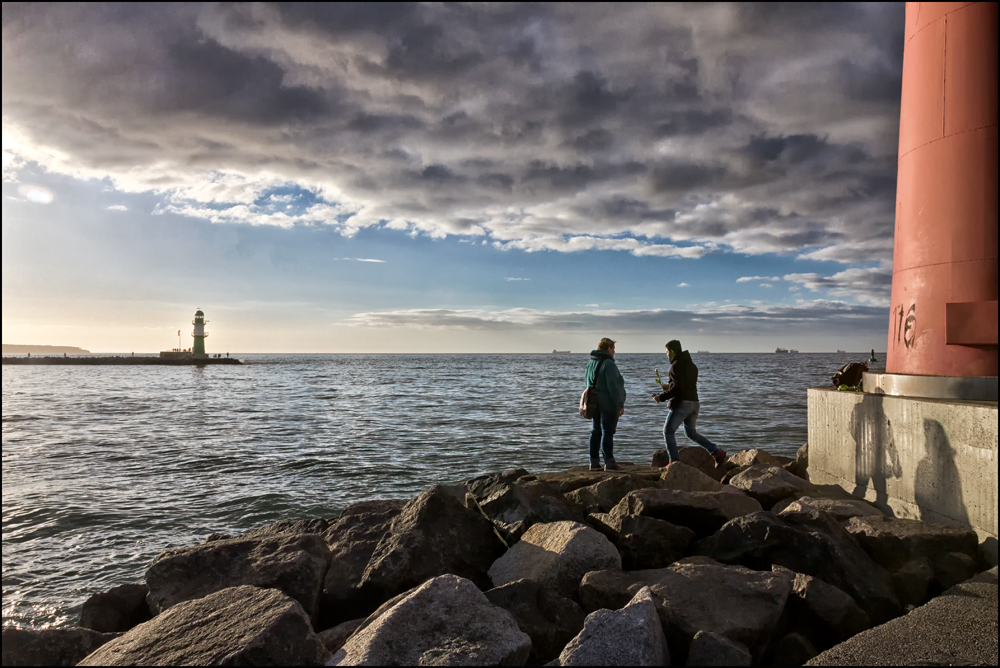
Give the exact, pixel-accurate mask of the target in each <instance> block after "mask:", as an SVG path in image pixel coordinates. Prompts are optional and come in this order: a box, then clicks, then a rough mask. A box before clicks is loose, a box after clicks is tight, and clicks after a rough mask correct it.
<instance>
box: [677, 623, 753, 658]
mask: <svg viewBox="0 0 1000 668" xmlns="http://www.w3.org/2000/svg"><path fill="white" fill-rule="evenodd" d="M752 661H753V657H751V656H750V651H749V650H748V649H747V648H746V646H745V645H744V644H743V643H738V642H736V641H735V640H730V639H729V638H727V637H725V636H723V635H719V634H718V633H714V632H712V631H698V633H696V634H694V639H693V640H691V649H690V650H689V651H688V658H687V665H689V666H749V665H750V663H751V662H752Z"/></svg>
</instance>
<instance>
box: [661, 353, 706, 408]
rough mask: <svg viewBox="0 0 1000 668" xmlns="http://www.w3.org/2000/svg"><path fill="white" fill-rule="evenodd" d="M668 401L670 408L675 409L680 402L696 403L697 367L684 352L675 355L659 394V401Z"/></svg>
mask: <svg viewBox="0 0 1000 668" xmlns="http://www.w3.org/2000/svg"><path fill="white" fill-rule="evenodd" d="M668 399H669V400H670V403H669V404H668V405H669V406H670V408H677V407H678V406H680V403H681V402H682V401H698V367H696V366H695V365H694V362H693V361H691V353H689V352H688V351H686V350H683V351H681V352H679V353H677V358H676V359H674V362H673V364H671V365H670V374H669V375H668V376H667V383H666V384H665V385H663V392H662V393H661V394H660V401H667V400H668Z"/></svg>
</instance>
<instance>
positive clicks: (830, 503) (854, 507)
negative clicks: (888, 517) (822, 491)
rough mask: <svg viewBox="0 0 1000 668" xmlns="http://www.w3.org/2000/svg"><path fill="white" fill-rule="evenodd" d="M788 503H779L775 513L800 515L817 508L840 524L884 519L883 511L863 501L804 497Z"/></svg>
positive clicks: (776, 505)
mask: <svg viewBox="0 0 1000 668" xmlns="http://www.w3.org/2000/svg"><path fill="white" fill-rule="evenodd" d="M787 501H788V503H787V504H784V505H783V506H782V507H781V508H779V507H778V506H779V505H780V504H783V503H784V502H780V501H779V502H778V503H776V504H775V505H774V507H773V508H771V512H774V513H798V512H801V511H803V510H805V509H806V508H815V509H816V510H822V511H824V512H827V513H829V514H830V515H831V516H832V517H833V519H835V520H837V521H838V522H846V521H847V520H849V519H851V518H852V517H884V515H883V513H882V511H881V510H879V509H878V508H876V507H875V506H873V505H872V504H870V503H868V502H867V501H863V500H861V499H818V498H814V497H812V496H803V497H801V498H798V499H788V500H787Z"/></svg>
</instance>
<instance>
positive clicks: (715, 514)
mask: <svg viewBox="0 0 1000 668" xmlns="http://www.w3.org/2000/svg"><path fill="white" fill-rule="evenodd" d="M758 510H760V504H759V503H757V502H756V501H754V500H753V499H751V498H749V497H747V496H746V495H744V494H741V493H738V492H735V491H733V492H727V491H725V490H724V491H722V492H681V491H677V490H672V489H640V490H637V491H634V492H630V493H629V494H627V495H626V496H625V498H623V499H622V500H621V501H620V502H619V503H618V505H617V506H615V507H614V508H613V509H612V510H611V513H610V514H612V515H616V516H618V517H624V516H626V515H641V516H644V517H653V518H656V519H658V520H663V521H665V522H669V523H670V524H674V525H677V526H683V527H687V528H689V529H691V530H692V531H694V532H695V533H696V534H697V535H699V536H708V535H710V534H712V533H713V532H714V531H716V530H718V529H719V527H721V526H722V525H723V524H725V523H726V522H727V521H729V520H730V519H733V518H735V517H740V516H742V515H745V514H747V513H751V512H755V511H758Z"/></svg>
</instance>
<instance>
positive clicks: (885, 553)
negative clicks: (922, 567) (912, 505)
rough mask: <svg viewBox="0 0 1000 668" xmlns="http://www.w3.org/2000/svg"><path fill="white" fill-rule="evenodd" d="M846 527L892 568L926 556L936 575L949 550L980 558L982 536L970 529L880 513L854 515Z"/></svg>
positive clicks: (877, 559)
mask: <svg viewBox="0 0 1000 668" xmlns="http://www.w3.org/2000/svg"><path fill="white" fill-rule="evenodd" d="M846 529H847V531H848V533H850V534H851V535H852V536H854V538H855V540H857V541H858V543H859V544H860V545H861V547H863V548H864V549H865V551H866V552H867V553H868V554H870V555H871V557H872V558H873V559H874V560H875V561H877V562H878V563H879V564H881V565H882V566H883V567H885V568H886V569H888V570H889V571H896V570H898V569H899V568H900V567H901V566H902V565H903V564H905V563H906V562H908V561H910V560H912V559H918V558H920V557H925V558H927V559H928V560H929V561H930V563H931V565H932V566H933V567H934V569H935V575H936V574H937V564H938V562H939V561H940V560H941V559H943V558H944V556H945V555H947V554H948V553H949V552H959V553H962V554H966V555H968V556H970V557H972V558H973V560H976V561H978V549H979V539H978V537H977V536H976V532H975V531H973V530H972V529H969V528H962V527H956V526H951V525H949V524H937V523H934V522H921V521H919V520H904V519H897V518H895V517H882V516H879V517H853V518H851V520H850V521H849V522H848V523H847V525H846ZM932 594H933V592H932Z"/></svg>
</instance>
